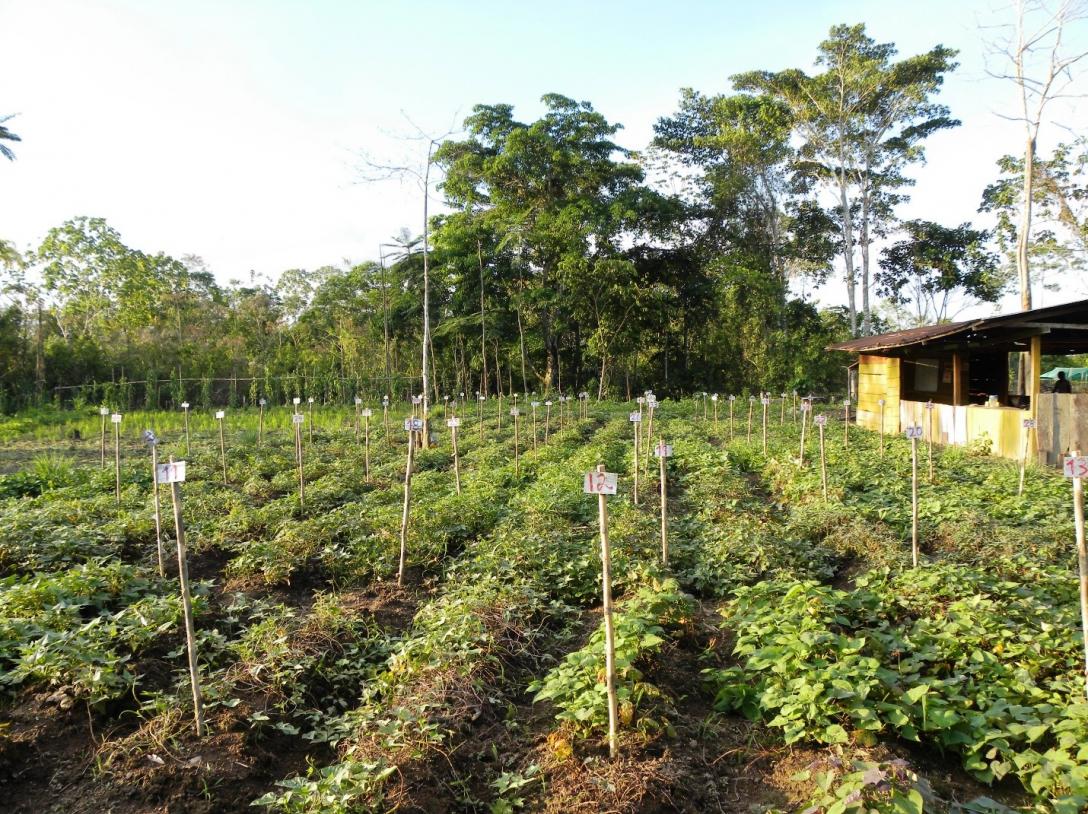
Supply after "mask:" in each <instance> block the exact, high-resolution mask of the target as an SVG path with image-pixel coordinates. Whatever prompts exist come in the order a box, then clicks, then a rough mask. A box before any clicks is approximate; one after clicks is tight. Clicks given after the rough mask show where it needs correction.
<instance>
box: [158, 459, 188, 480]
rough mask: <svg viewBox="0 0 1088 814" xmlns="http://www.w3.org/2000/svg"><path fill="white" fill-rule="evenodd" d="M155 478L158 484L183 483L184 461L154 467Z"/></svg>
mask: <svg viewBox="0 0 1088 814" xmlns="http://www.w3.org/2000/svg"><path fill="white" fill-rule="evenodd" d="M155 478H156V479H157V480H158V482H159V483H185V461H173V462H172V463H168V464H158V465H157V466H156V467H155Z"/></svg>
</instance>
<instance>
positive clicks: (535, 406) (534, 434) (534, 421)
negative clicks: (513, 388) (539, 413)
mask: <svg viewBox="0 0 1088 814" xmlns="http://www.w3.org/2000/svg"><path fill="white" fill-rule="evenodd" d="M539 405H540V402H539V401H534V402H533V403H532V404H531V405H530V406H531V407H532V408H533V449H536V433H537V428H536V408H537V407H538V406H539Z"/></svg>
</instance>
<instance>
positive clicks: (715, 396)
mask: <svg viewBox="0 0 1088 814" xmlns="http://www.w3.org/2000/svg"><path fill="white" fill-rule="evenodd" d="M710 400H711V401H717V400H718V394H717V393H715V394H714V395H713V396H711V397H710Z"/></svg>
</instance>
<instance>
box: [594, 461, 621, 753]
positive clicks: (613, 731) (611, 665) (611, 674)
mask: <svg viewBox="0 0 1088 814" xmlns="http://www.w3.org/2000/svg"><path fill="white" fill-rule="evenodd" d="M604 471H605V469H604V464H599V465H598V466H597V472H598V473H604ZM597 518H598V523H599V524H600V527H601V606H602V607H601V610H602V613H603V615H604V681H605V692H606V693H607V695H608V755H609V757H612V758H614V757H616V754H617V752H618V751H619V744H618V741H617V736H618V732H617V730H618V728H619V717H620V716H619V704H618V702H617V700H616V632H615V630H614V629H613V627H612V549H611V547H610V546H609V544H608V504H607V503H606V502H605V496H604V493H598V495H597Z"/></svg>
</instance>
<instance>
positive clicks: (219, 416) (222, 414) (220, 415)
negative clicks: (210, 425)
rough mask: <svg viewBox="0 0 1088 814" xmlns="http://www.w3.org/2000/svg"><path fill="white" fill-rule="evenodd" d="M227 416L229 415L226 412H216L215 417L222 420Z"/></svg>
mask: <svg viewBox="0 0 1088 814" xmlns="http://www.w3.org/2000/svg"><path fill="white" fill-rule="evenodd" d="M226 416H227V414H226V413H225V412H223V411H222V410H216V411H215V417H216V418H218V419H220V420H222V419H224V418H226Z"/></svg>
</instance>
